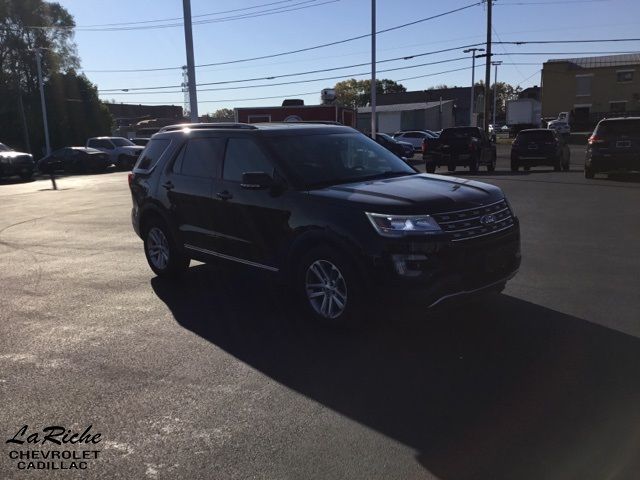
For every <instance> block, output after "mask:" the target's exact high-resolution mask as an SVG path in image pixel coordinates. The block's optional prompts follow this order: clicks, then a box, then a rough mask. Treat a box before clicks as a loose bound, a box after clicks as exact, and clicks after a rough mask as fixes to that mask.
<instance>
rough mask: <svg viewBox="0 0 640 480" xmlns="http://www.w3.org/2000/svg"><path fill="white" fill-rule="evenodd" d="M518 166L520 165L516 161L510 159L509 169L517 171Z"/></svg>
mask: <svg viewBox="0 0 640 480" xmlns="http://www.w3.org/2000/svg"><path fill="white" fill-rule="evenodd" d="M519 168H520V165H518V161H517V160H514V159H511V171H512V172H517V171H518V169H519Z"/></svg>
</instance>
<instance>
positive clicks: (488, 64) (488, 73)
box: [483, 0, 493, 132]
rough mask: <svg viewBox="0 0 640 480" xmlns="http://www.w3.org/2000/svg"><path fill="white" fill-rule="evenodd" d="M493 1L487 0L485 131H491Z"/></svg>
mask: <svg viewBox="0 0 640 480" xmlns="http://www.w3.org/2000/svg"><path fill="white" fill-rule="evenodd" d="M492 6H493V0H487V54H486V55H487V61H486V62H485V69H484V122H483V123H484V131H485V132H487V131H488V130H489V102H488V101H487V99H488V98H489V88H490V85H491V7H492Z"/></svg>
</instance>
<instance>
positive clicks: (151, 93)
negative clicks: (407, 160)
mask: <svg viewBox="0 0 640 480" xmlns="http://www.w3.org/2000/svg"><path fill="white" fill-rule="evenodd" d="M466 58H467V57H459V58H451V59H447V60H440V61H437V62H428V63H421V64H418V65H410V66H407V67H397V68H387V69H384V70H378V72H380V73H386V72H395V71H398V70H408V69H411V68H418V67H424V66H427V65H436V64H440V63H448V62H456V61H460V60H466ZM370 73H371V72H362V73H348V74H343V75H337V76H333V77H323V78H312V79H306V80H295V81H291V82H278V83H268V84H263V85H242V86H238V87H223V88H201V89H198V91H199V92H213V91H222V90H241V89H245V88H261V87H276V86H281V85H294V84H297V83H311V82H319V81H324V80H336V79H341V78H349V77H360V76H363V75H369V74H370ZM99 92H100V93H101V94H105V93H112V94H114V93H116V94H118V95H153V94H165V93H181V91H179V90H171V91H167V90H163V91H152V92H149V91H144V92H142V91H134V92H122V93H120V92H113V91H110V90H109V91H107V90H99Z"/></svg>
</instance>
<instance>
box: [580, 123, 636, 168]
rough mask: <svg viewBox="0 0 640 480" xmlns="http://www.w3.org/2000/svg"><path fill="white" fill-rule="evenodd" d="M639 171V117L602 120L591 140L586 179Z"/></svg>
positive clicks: (588, 150) (588, 146)
mask: <svg viewBox="0 0 640 480" xmlns="http://www.w3.org/2000/svg"><path fill="white" fill-rule="evenodd" d="M621 170H622V171H640V117H628V118H608V119H605V120H601V121H600V123H598V125H597V126H596V129H595V130H594V131H593V135H591V137H589V143H588V145H587V155H586V157H585V165H584V176H585V177H586V178H593V176H594V175H595V174H596V173H603V172H614V171H621Z"/></svg>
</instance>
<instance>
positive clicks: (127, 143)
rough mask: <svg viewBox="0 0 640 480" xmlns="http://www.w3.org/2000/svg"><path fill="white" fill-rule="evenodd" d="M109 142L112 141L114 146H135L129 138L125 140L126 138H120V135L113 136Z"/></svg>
mask: <svg viewBox="0 0 640 480" xmlns="http://www.w3.org/2000/svg"><path fill="white" fill-rule="evenodd" d="M111 142H113V144H114V145H115V146H116V147H131V146H134V147H135V146H136V144H135V143H133V142H132V141H131V140H127V139H126V138H120V137H115V138H112V139H111Z"/></svg>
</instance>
